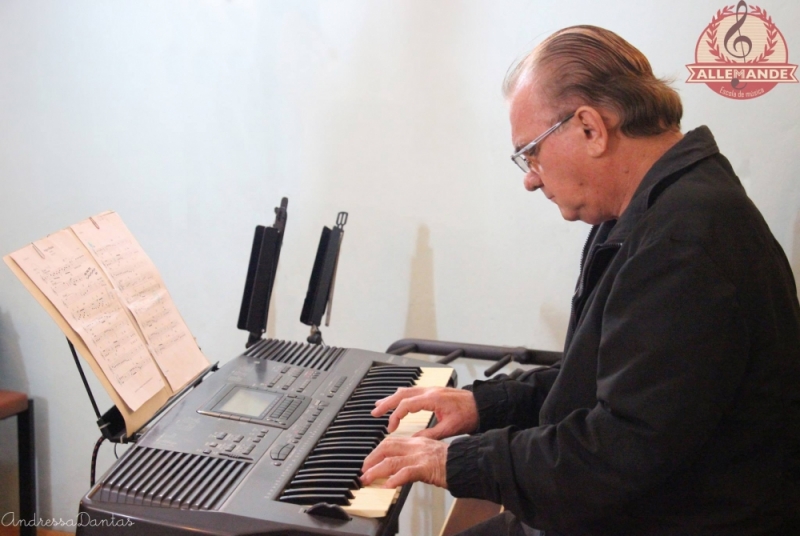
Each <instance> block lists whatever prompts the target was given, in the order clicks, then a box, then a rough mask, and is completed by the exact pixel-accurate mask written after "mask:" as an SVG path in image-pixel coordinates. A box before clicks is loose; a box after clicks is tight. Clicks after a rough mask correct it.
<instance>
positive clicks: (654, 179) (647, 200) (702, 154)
mask: <svg viewBox="0 0 800 536" xmlns="http://www.w3.org/2000/svg"><path fill="white" fill-rule="evenodd" d="M718 153H719V148H718V147H717V143H716V142H715V141H714V135H713V134H711V130H709V128H708V127H706V126H701V127H698V128H696V129H694V130H692V131H690V132H687V133H686V135H684V137H683V138H682V139H681V140H680V141H679V142H678V143H676V144H675V145H673V146H672V147H671V148H670V149H669V150H668V151H667V152H666V153H664V155H663V156H662V157H661V158H659V159H658V160H657V161H656V163H655V164H653V167H651V168H650V170H649V171H648V172H647V173H646V174H645V176H644V178H643V179H642V182H641V183H639V186H638V188H636V192H635V193H634V194H633V198H632V199H631V202H630V204H629V205H628V207H627V208H626V209H625V212H623V213H622V216H620V218H619V220H618V221H617V222H616V225H614V224H613V223H611V222H607V223H611V224H612V225H613V226H614V228H613V230H611V233H610V234H609V236H608V239H607V241H613V242H624V241H625V239H626V238H627V237H628V235H629V234H630V232H631V230H632V229H633V227H634V226H636V224H637V223H639V220H641V219H642V216H644V213H645V212H646V211H647V209H649V208H650V206H652V204H653V202H654V201H655V200H656V199H657V198H658V195H660V193H661V192H662V191H663V188H664V187H666V186H668V184H669V182H668V181H670V179H671V178H675V179H677V177H675V175H676V174H678V173H681V172H683V171H685V170H686V169H688V168H689V167H691V166H693V165H695V164H696V163H697V162H699V161H701V160H703V159H705V158H708V157H709V156H712V155H715V154H718Z"/></svg>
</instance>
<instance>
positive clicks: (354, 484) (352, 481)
mask: <svg viewBox="0 0 800 536" xmlns="http://www.w3.org/2000/svg"><path fill="white" fill-rule="evenodd" d="M304 487H309V488H313V487H317V488H347V489H358V488H360V487H361V484H360V483H359V481H358V478H356V477H352V478H323V477H314V476H308V477H302V478H295V479H293V480H292V483H291V484H290V485H289V489H300V488H304Z"/></svg>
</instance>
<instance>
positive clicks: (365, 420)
mask: <svg viewBox="0 0 800 536" xmlns="http://www.w3.org/2000/svg"><path fill="white" fill-rule="evenodd" d="M376 424H381V425H383V426H386V425H388V424H389V417H372V416H369V417H341V418H339V417H337V418H336V419H335V420H334V421H333V422H332V423H331V426H353V427H355V426H375V425H376Z"/></svg>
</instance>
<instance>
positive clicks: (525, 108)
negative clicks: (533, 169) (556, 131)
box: [508, 74, 548, 149]
mask: <svg viewBox="0 0 800 536" xmlns="http://www.w3.org/2000/svg"><path fill="white" fill-rule="evenodd" d="M524 76H525V78H520V80H519V81H518V83H517V84H516V85H515V86H514V90H513V91H512V92H511V94H510V95H509V99H508V100H509V118H510V120H511V141H512V142H513V143H514V146H515V147H516V148H517V149H519V148H521V147H522V146H524V145H526V144H528V143H529V142H530V141H531V140H532V139H533V134H534V132H535V131H536V130H537V129H538V128H539V123H541V122H542V121H545V119H546V116H547V115H548V110H547V107H546V106H545V101H544V99H543V98H542V97H541V92H540V90H539V84H538V83H537V81H536V79H535V78H534V77H533V76H532V75H530V74H527V75H524Z"/></svg>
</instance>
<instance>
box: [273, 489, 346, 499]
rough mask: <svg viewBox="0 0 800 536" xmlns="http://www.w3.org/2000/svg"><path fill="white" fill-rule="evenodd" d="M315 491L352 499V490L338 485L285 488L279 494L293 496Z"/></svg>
mask: <svg viewBox="0 0 800 536" xmlns="http://www.w3.org/2000/svg"><path fill="white" fill-rule="evenodd" d="M317 493H324V494H325V495H338V496H341V497H344V498H345V499H352V498H353V492H352V491H351V490H350V489H348V488H347V487H339V488H324V487H320V488H313V487H312V488H299V489H287V490H285V491H284V492H283V495H281V498H283V497H293V496H297V495H311V494H317Z"/></svg>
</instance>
